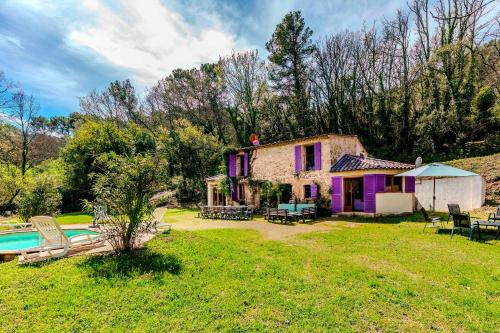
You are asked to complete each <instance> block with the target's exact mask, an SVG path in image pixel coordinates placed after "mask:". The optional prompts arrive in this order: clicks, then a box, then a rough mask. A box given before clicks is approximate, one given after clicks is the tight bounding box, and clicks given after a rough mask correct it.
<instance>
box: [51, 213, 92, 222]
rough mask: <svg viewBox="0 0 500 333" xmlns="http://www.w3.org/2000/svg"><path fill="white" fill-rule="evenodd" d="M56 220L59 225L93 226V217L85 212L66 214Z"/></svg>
mask: <svg viewBox="0 0 500 333" xmlns="http://www.w3.org/2000/svg"><path fill="white" fill-rule="evenodd" d="M56 220H57V222H59V224H91V223H92V215H91V214H87V213H83V212H75V213H66V214H61V215H58V216H56Z"/></svg>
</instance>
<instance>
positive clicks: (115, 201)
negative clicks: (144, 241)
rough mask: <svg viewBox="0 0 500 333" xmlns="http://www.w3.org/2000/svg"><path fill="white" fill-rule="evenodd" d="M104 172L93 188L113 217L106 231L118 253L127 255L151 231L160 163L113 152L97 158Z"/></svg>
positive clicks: (106, 225)
mask: <svg viewBox="0 0 500 333" xmlns="http://www.w3.org/2000/svg"><path fill="white" fill-rule="evenodd" d="M97 162H98V163H99V166H100V168H101V169H102V170H103V172H102V173H100V174H98V175H96V177H95V185H94V187H93V192H94V195H95V196H96V198H97V200H99V201H100V202H102V203H103V204H104V205H105V206H106V207H107V208H108V211H109V213H110V214H111V216H112V219H111V220H110V221H108V222H106V223H105V224H104V225H103V227H104V232H105V233H106V235H107V236H108V239H109V241H110V242H111V245H112V246H113V249H114V250H115V252H117V253H118V252H127V251H130V250H132V249H133V248H134V247H135V246H136V241H137V237H138V236H139V234H140V233H141V232H144V231H147V230H149V229H150V228H151V226H152V225H151V220H150V217H151V214H152V211H153V206H152V204H151V201H150V200H151V198H152V197H153V194H154V190H155V188H156V185H157V179H158V172H157V169H158V167H159V166H158V160H156V159H154V158H152V157H150V156H148V155H145V156H142V155H136V156H119V155H116V154H114V153H110V154H105V155H101V156H100V157H99V158H98V161H97Z"/></svg>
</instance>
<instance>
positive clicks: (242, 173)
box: [238, 155, 245, 177]
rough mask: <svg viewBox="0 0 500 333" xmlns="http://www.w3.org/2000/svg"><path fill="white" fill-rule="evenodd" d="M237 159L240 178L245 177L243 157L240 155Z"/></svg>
mask: <svg viewBox="0 0 500 333" xmlns="http://www.w3.org/2000/svg"><path fill="white" fill-rule="evenodd" d="M238 158H239V160H240V176H241V177H243V176H245V156H244V155H240V156H238Z"/></svg>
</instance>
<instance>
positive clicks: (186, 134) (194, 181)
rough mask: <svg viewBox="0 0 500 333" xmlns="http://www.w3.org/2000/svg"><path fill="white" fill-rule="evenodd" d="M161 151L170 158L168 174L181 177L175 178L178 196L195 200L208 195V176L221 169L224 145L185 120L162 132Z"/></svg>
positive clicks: (182, 198) (187, 199) (189, 200)
mask: <svg viewBox="0 0 500 333" xmlns="http://www.w3.org/2000/svg"><path fill="white" fill-rule="evenodd" d="M159 152H160V154H162V155H163V156H165V158H166V160H167V161H168V166H169V176H171V177H173V176H176V175H177V176H178V179H176V178H174V179H173V180H174V182H175V183H174V185H175V187H176V189H177V194H178V197H179V199H180V200H181V201H188V202H193V201H195V200H200V199H201V198H202V197H203V196H204V195H205V193H206V191H205V179H206V177H208V176H210V175H213V174H215V173H217V172H219V171H220V170H219V169H220V166H221V164H222V152H223V146H222V145H221V144H220V142H219V141H218V140H217V138H216V137H215V136H213V135H210V134H205V133H204V132H203V129H202V128H201V127H199V126H195V125H193V124H191V123H190V122H189V121H187V120H185V119H184V120H178V121H176V122H175V123H174V129H172V130H171V131H169V132H167V133H165V134H163V135H162V137H161V138H160V145H159Z"/></svg>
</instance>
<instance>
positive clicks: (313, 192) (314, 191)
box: [311, 184, 318, 199]
mask: <svg viewBox="0 0 500 333" xmlns="http://www.w3.org/2000/svg"><path fill="white" fill-rule="evenodd" d="M316 198H318V185H316V184H311V199H316Z"/></svg>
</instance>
